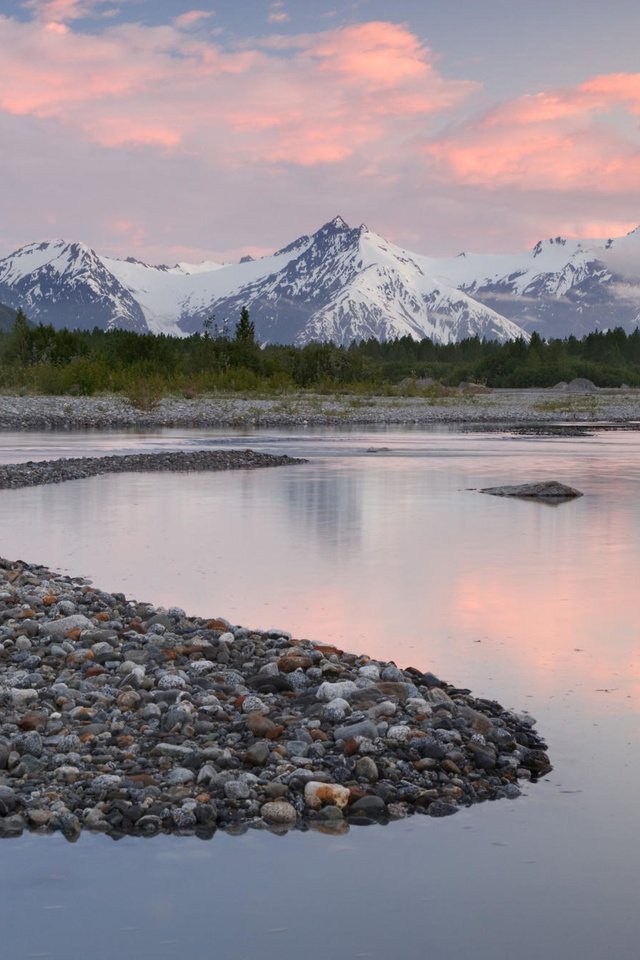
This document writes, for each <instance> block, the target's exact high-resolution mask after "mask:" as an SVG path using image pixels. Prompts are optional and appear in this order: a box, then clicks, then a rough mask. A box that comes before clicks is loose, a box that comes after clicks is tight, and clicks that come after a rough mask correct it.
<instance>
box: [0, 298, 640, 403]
mask: <svg viewBox="0 0 640 960" xmlns="http://www.w3.org/2000/svg"><path fill="white" fill-rule="evenodd" d="M575 377H587V378H588V379H590V380H592V381H593V382H594V383H595V384H596V385H597V386H601V387H619V386H621V385H623V384H627V385H629V386H640V332H639V331H638V330H637V329H636V330H635V331H634V332H633V333H631V334H627V333H626V332H625V331H624V330H622V329H621V328H616V329H613V330H608V331H604V332H601V331H597V332H593V333H590V334H588V335H587V336H585V337H582V338H581V339H577V338H576V337H568V338H565V339H562V340H561V339H548V340H544V339H542V338H541V337H540V336H539V335H538V334H536V333H534V334H532V336H531V339H530V340H529V341H528V342H527V341H526V340H524V339H518V340H511V341H508V342H506V343H499V342H497V341H495V340H481V339H479V338H477V337H471V338H468V339H466V340H461V341H459V342H457V343H450V344H438V343H434V342H433V341H432V340H430V339H428V338H425V339H424V340H419V341H416V340H412V339H411V337H408V336H405V337H400V338H397V339H395V340H390V341H387V342H384V343H381V342H380V341H378V340H375V339H373V338H372V339H370V340H363V341H360V342H354V343H352V344H351V345H350V346H348V347H339V346H336V345H335V344H333V343H310V344H307V345H305V346H292V345H277V344H269V345H266V346H260V345H259V344H258V343H257V342H256V339H255V330H254V326H253V323H252V322H251V321H250V319H249V314H248V312H247V310H246V309H244V310H243V311H242V314H241V316H240V318H239V320H238V323H237V324H236V326H235V329H234V330H233V331H232V332H231V333H230V334H229V335H227V334H222V335H221V334H219V333H218V332H217V331H216V332H215V334H212V327H211V325H210V324H209V325H205V329H204V330H203V332H202V333H196V334H193V335H192V336H189V337H184V338H180V337H172V336H167V335H157V334H151V333H145V334H141V333H133V332H130V331H127V330H118V329H114V330H108V331H105V330H99V329H97V328H96V329H94V330H93V331H80V330H66V329H62V330H55V329H54V328H53V327H51V326H46V325H40V326H33V325H32V324H30V323H29V322H28V321H27V319H26V317H25V316H24V314H23V313H22V312H21V311H19V312H18V315H17V317H16V320H15V322H14V324H13V327H12V329H10V330H9V331H8V332H5V333H0V389H3V390H16V389H18V390H26V391H29V392H34V393H41V394H76V395H79V394H80V395H82V394H83V395H89V394H95V393H100V392H110V393H123V394H126V395H131V394H132V393H135V391H136V389H137V390H143V389H146V390H147V391H149V390H150V391H152V392H155V393H157V394H158V395H162V394H168V393H182V394H183V395H185V396H189V395H197V394H199V393H207V392H223V391H224V392H228V391H231V392H244V393H246V392H263V391H264V392H282V391H287V390H298V389H304V390H314V391H319V392H327V391H332V392H333V391H345V392H362V393H364V392H373V393H391V394H392V393H398V392H399V393H403V392H412V389H413V391H415V389H416V387H415V381H420V380H423V379H425V378H432V379H433V380H434V381H436V382H437V383H438V384H442V385H444V386H456V385H457V384H458V383H460V382H461V381H467V382H468V381H470V382H475V383H480V384H485V385H486V386H488V387H550V386H554V385H555V384H556V383H558V382H560V381H570V380H572V379H574V378H575Z"/></svg>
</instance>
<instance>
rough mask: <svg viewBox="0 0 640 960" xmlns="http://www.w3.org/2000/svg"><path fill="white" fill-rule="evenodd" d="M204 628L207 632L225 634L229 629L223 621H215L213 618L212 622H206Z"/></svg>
mask: <svg viewBox="0 0 640 960" xmlns="http://www.w3.org/2000/svg"><path fill="white" fill-rule="evenodd" d="M205 626H206V628H207V630H221V631H222V632H223V633H226V631H227V630H228V629H229V628H228V627H227V625H226V623H224V621H222V620H217V619H216V618H215V617H214V619H213V620H209V621H207V623H206V624H205Z"/></svg>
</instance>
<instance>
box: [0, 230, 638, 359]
mask: <svg viewBox="0 0 640 960" xmlns="http://www.w3.org/2000/svg"><path fill="white" fill-rule="evenodd" d="M0 301H2V302H5V303H7V304H8V305H9V306H11V307H13V308H17V307H18V306H22V308H23V309H24V310H25V312H26V313H27V315H28V316H29V318H30V319H31V320H34V321H36V322H42V323H52V324H53V325H54V326H56V327H62V326H67V327H80V328H93V327H94V326H98V327H101V328H110V327H125V328H127V329H131V330H139V331H144V330H150V331H152V332H154V333H172V334H188V333H191V332H194V331H202V330H203V324H204V323H205V321H209V320H212V321H213V322H215V325H216V326H217V327H218V329H221V328H223V327H225V326H227V328H228V329H229V331H230V332H232V331H233V328H234V326H235V323H236V322H237V319H238V317H239V315H240V310H241V309H242V307H244V306H246V307H248V308H249V311H250V314H251V319H252V321H253V322H254V324H255V328H256V334H257V337H258V339H259V340H260V341H262V342H271V343H297V344H304V343H308V342H310V341H313V340H333V341H334V342H336V343H342V344H348V343H350V342H351V341H352V340H353V339H356V340H359V339H364V338H368V337H374V338H376V339H379V340H386V339H390V338H393V337H397V336H405V335H408V336H411V337H413V338H415V339H420V338H422V337H430V338H431V339H433V340H434V341H437V342H440V343H448V342H451V341H455V340H460V339H462V338H464V337H468V336H480V337H485V338H487V339H498V340H507V339H512V338H514V337H519V336H527V335H528V334H527V332H526V331H532V330H534V329H535V330H538V332H540V333H541V334H542V335H543V336H565V335H567V334H568V333H575V334H576V335H578V336H581V335H582V334H583V333H585V332H588V331H589V330H592V329H594V328H597V327H600V328H609V327H613V326H618V325H620V326H623V327H625V328H626V329H628V330H632V329H634V328H635V326H636V325H637V324H638V323H640V228H639V229H638V230H636V231H633V232H632V233H630V234H628V235H627V236H626V237H622V238H618V239H615V240H583V241H576V240H565V239H563V238H561V237H556V238H555V239H552V240H548V241H544V242H541V243H538V244H536V246H535V247H534V248H533V249H532V250H529V251H526V252H525V253H518V254H501V255H493V256H492V255H485V254H482V255H481V254H461V255H460V256H458V257H455V258H448V259H436V258H433V257H424V256H420V255H418V254H415V253H410V252H408V251H407V250H404V249H402V248H401V247H398V246H395V245H393V244H391V243H388V242H387V241H385V240H384V239H382V237H380V236H378V235H377V234H375V233H373V232H371V231H370V230H368V229H367V228H366V227H365V226H360V227H355V228H353V227H350V226H349V225H348V224H346V223H345V222H344V220H342V219H341V218H340V217H336V218H335V219H333V220H331V221H330V222H328V223H326V224H324V226H322V227H321V228H320V229H319V230H317V231H316V233H314V234H312V235H309V236H306V235H305V236H302V237H299V238H298V239H297V240H295V241H294V242H293V243H290V244H289V245H288V246H286V247H284V248H283V249H281V250H279V251H277V252H276V253H274V254H273V255H272V256H267V257H261V258H259V259H255V260H254V259H251V258H243V260H242V261H241V262H240V263H235V264H220V263H213V262H205V263H201V264H188V263H178V264H176V265H175V266H171V267H168V266H150V265H148V264H145V263H142V262H140V261H139V260H134V259H133V258H129V259H127V260H117V259H114V258H110V257H101V256H99V255H98V254H97V253H95V252H94V251H93V250H91V249H90V248H89V247H87V246H86V245H84V244H81V243H68V242H66V241H63V240H54V241H48V242H44V243H37V244H35V243H34V244H29V245H28V246H26V247H22V248H21V249H20V250H17V251H16V252H15V253H13V254H11V255H10V256H8V257H5V258H4V259H3V260H0ZM214 318H215V319H214Z"/></svg>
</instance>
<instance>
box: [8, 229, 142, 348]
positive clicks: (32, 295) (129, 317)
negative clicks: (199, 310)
mask: <svg viewBox="0 0 640 960" xmlns="http://www.w3.org/2000/svg"><path fill="white" fill-rule="evenodd" d="M0 300H1V301H3V302H4V303H7V304H8V305H9V306H12V307H15V308H18V307H22V309H23V310H24V312H25V313H26V314H27V316H28V317H29V319H31V320H34V321H36V322H43V323H50V324H52V325H53V326H54V327H69V328H70V329H71V328H76V329H83V330H87V329H88V330H92V329H93V327H104V328H110V327H123V328H125V329H128V330H137V331H140V332H142V331H144V330H146V329H147V324H146V320H145V317H144V314H143V312H142V309H141V307H140V305H139V304H138V302H137V301H136V300H135V299H134V297H133V296H132V294H131V293H130V291H129V290H127V289H126V287H124V286H122V284H120V283H119V282H118V280H117V278H116V277H115V276H114V275H113V274H112V273H111V272H110V271H109V270H108V269H107V268H106V267H105V265H104V263H103V262H102V260H101V259H100V257H99V256H98V255H97V254H96V253H94V251H93V250H91V248H90V247H88V246H86V244H84V243H67V242H66V241H64V240H53V241H48V242H45V243H30V244H28V245H27V246H26V247H21V248H20V249H19V250H16V252H15V253H12V254H11V255H10V256H9V257H5V259H4V260H0Z"/></svg>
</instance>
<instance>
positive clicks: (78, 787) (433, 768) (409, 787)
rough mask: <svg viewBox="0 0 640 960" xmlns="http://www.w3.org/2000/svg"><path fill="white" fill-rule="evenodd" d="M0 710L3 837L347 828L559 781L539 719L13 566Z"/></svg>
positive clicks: (9, 565) (375, 664)
mask: <svg viewBox="0 0 640 960" xmlns="http://www.w3.org/2000/svg"><path fill="white" fill-rule="evenodd" d="M27 627H28V630H27ZM0 711H1V712H0V836H17V835H19V834H20V833H21V832H23V831H25V830H33V831H37V832H38V833H43V832H47V833H48V832H53V831H59V832H61V833H62V835H63V836H65V837H66V838H67V839H68V840H70V841H74V840H76V839H77V838H78V836H79V834H80V832H81V830H83V829H86V830H97V831H100V832H104V833H107V834H109V835H110V836H113V837H115V838H117V837H120V836H125V835H139V836H154V835H156V834H158V833H179V834H185V833H187V834H196V835H198V836H202V837H210V836H212V835H213V833H214V832H215V831H216V830H225V831H227V832H230V833H239V832H242V831H243V830H244V829H246V828H247V826H249V825H251V824H253V825H256V826H258V825H262V826H265V825H267V826H269V828H270V829H274V830H275V831H276V832H280V831H286V830H287V829H290V828H299V829H306V828H307V827H314V825H315V826H317V827H318V829H321V830H323V831H325V832H327V831H332V832H335V831H336V830H338V832H344V830H345V829H348V824H349V823H353V824H358V823H370V822H373V821H376V822H386V821H388V820H393V819H399V818H402V817H405V816H408V815H409V814H412V813H421V814H425V813H426V814H429V815H431V816H433V817H442V816H448V815H450V814H452V813H455V812H456V811H457V810H459V809H460V808H461V807H464V806H469V805H471V804H474V803H477V802H480V801H484V800H493V799H498V798H516V797H518V796H520V792H521V791H520V787H519V786H518V781H522V780H525V781H535V780H536V779H538V778H539V777H541V776H544V775H545V774H546V773H547V772H548V771H549V770H550V769H551V765H550V762H549V757H548V755H547V753H546V746H545V744H544V743H543V742H542V741H541V739H540V738H539V736H538V734H537V733H536V731H535V726H534V723H535V722H534V720H533V718H532V717H531V716H530V715H529V714H525V713H522V714H519V713H516V712H513V711H508V710H505V709H504V708H503V707H501V706H500V704H498V703H495V702H493V701H488V700H478V699H475V698H474V697H473V696H472V695H471V694H470V693H469V692H468V691H467V690H465V689H463V688H460V687H454V686H451V685H450V684H447V683H445V682H444V681H441V680H439V679H438V678H437V677H435V676H434V675H433V674H432V673H430V672H428V671H426V672H425V673H420V671H419V670H416V669H414V668H411V669H410V670H403V669H401V668H400V667H398V666H396V664H393V663H385V662H384V661H376V660H371V659H370V658H368V657H365V656H360V655H356V654H350V653H343V652H341V651H339V650H337V649H336V648H335V647H332V646H329V645H324V644H314V643H311V642H309V641H306V640H300V641H297V640H295V639H292V637H291V636H290V635H289V634H286V633H285V632H284V631H282V630H276V629H271V630H267V631H258V630H248V629H247V628H245V627H241V626H234V625H233V624H231V623H229V622H228V621H227V620H225V619H224V618H222V617H218V616H215V617H211V618H201V617H190V616H189V615H188V614H187V613H186V612H185V611H184V610H181V609H179V608H177V607H171V608H169V609H164V608H157V607H154V606H152V605H151V604H148V603H141V602H139V601H136V600H128V599H127V598H126V597H125V596H124V595H123V594H120V593H114V594H110V593H106V592H104V591H102V590H99V589H96V588H95V587H93V586H92V585H91V584H90V582H89V581H87V580H85V579H83V578H80V577H75V578H73V577H67V576H63V575H60V574H57V573H54V572H52V571H50V570H47V569H46V568H44V567H41V566H37V565H29V564H26V563H24V562H10V561H7V560H0ZM505 802H506V800H505Z"/></svg>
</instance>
